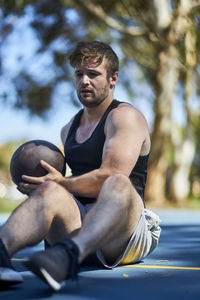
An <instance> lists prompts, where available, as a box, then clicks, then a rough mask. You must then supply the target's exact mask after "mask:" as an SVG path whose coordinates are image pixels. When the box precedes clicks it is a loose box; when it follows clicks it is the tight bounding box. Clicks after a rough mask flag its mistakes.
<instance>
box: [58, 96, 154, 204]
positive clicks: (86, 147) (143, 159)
mask: <svg viewBox="0 0 200 300" xmlns="http://www.w3.org/2000/svg"><path fill="white" fill-rule="evenodd" d="M120 103H123V102H120V101H117V100H113V101H112V103H111V104H110V106H109V107H108V108H107V110H106V111H105V113H104V115H103V117H102V118H101V120H100V121H99V123H98V125H97V126H96V128H95V129H94V131H93V133H92V135H91V136H90V137H89V138H88V139H87V140H86V141H84V142H83V143H77V142H76V139H75V136H76V131H77V129H78V127H79V124H80V119H81V116H82V113H83V109H81V110H80V111H79V112H78V113H77V114H76V115H75V117H74V120H73V122H72V125H71V127H70V130H69V133H68V136H67V140H66V142H65V146H64V151H65V160H66V163H67V164H68V165H69V167H70V169H71V171H72V175H73V176H79V175H82V174H85V173H87V172H90V171H92V170H95V169H98V168H99V167H100V166H101V162H102V153H103V146H104V142H105V134H104V127H105V122H106V119H107V116H108V114H109V112H110V111H111V110H112V109H114V108H116V107H117V106H118V105H119V104H120ZM148 157H149V155H145V156H139V158H138V160H137V162H136V164H135V167H134V168H133V170H132V171H131V174H130V176H129V178H130V180H131V182H132V183H133V185H134V186H135V188H136V190H137V191H138V193H139V194H140V196H141V198H142V199H143V200H144V189H145V184H146V177H147V164H148ZM76 198H77V199H78V200H79V201H80V202H82V203H83V204H86V203H93V202H94V201H95V200H96V199H95V198H86V197H77V196H76Z"/></svg>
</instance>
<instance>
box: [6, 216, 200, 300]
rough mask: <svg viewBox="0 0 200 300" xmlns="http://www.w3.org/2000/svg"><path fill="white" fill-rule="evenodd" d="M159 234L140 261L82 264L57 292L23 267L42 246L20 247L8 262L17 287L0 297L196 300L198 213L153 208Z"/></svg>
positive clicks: (199, 280)
mask: <svg viewBox="0 0 200 300" xmlns="http://www.w3.org/2000/svg"><path fill="white" fill-rule="evenodd" d="M157 213H158V214H159V216H160V218H161V219H162V234H161V238H160V242H159V245H158V247H157V249H156V250H155V251H154V252H153V253H152V254H150V255H149V257H147V258H146V259H144V261H142V262H140V263H138V264H135V265H127V266H123V267H118V268H115V269H113V270H107V269H103V268H102V269H99V268H97V267H96V268H95V267H84V268H81V272H80V274H79V279H78V281H77V282H73V281H68V282H67V284H66V286H65V288H64V289H63V290H61V291H59V292H57V293H55V292H53V291H51V290H50V289H49V287H48V286H46V285H45V283H43V282H41V281H40V280H39V279H37V278H36V277H35V276H34V275H33V274H32V273H31V272H29V271H26V270H25V268H24V267H23V266H22V264H21V261H22V260H23V259H24V258H26V257H28V256H29V255H30V254H32V253H33V252H34V251H38V250H40V249H42V248H43V244H40V245H38V246H37V247H34V248H30V249H25V250H23V251H20V252H19V253H17V254H16V255H15V257H14V258H13V260H12V262H13V264H14V266H15V267H16V269H17V270H20V271H21V272H22V274H23V277H24V282H23V283H22V284H21V285H18V286H15V287H12V288H10V289H7V290H1V291H0V299H5V300H10V299H12V300H17V299H19V300H23V299H51V300H61V299H74V300H79V299H80V300H85V299H88V300H95V299H106V300H110V299H136V300H137V299H142V300H143V299H145V300H146V299H148V300H149V299H153V300H155V299H161V300H164V299H168V300H177V299H181V300H184V299H200V212H195V211H157Z"/></svg>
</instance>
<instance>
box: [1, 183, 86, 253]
mask: <svg viewBox="0 0 200 300" xmlns="http://www.w3.org/2000/svg"><path fill="white" fill-rule="evenodd" d="M80 227H81V216H80V211H79V208H78V206H77V204H76V202H75V200H74V198H73V197H72V195H71V194H69V193H68V192H67V191H66V190H65V189H64V188H63V187H62V186H60V185H58V184H56V183H55V182H53V181H47V182H45V183H43V184H41V185H40V186H39V187H38V188H37V189H36V190H35V191H34V192H33V193H32V194H31V196H30V197H29V198H28V199H27V200H26V201H24V202H23V203H22V204H21V205H20V206H19V207H17V208H16V209H15V210H14V212H13V213H12V215H11V216H10V217H9V219H8V220H7V222H6V223H5V225H4V226H3V228H2V229H1V230H0V238H1V239H2V241H3V243H4V245H5V247H6V249H7V251H8V254H9V255H10V256H12V255H13V254H14V253H15V252H17V251H18V250H20V249H22V248H24V247H27V246H32V245H36V244H37V243H39V242H41V241H42V240H43V239H44V238H45V237H46V236H47V238H48V241H49V243H50V244H53V243H55V242H57V241H59V240H60V239H63V238H64V237H66V236H67V235H70V234H72V233H73V232H76V231H77V230H78V229H79V228H80ZM55 228H56V229H59V230H56V232H55ZM48 233H49V235H48Z"/></svg>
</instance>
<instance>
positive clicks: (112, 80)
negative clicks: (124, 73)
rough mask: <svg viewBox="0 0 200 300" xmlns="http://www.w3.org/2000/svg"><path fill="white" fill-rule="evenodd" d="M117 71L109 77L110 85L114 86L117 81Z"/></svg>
mask: <svg viewBox="0 0 200 300" xmlns="http://www.w3.org/2000/svg"><path fill="white" fill-rule="evenodd" d="M118 76H119V73H118V72H117V71H116V72H115V73H114V74H113V75H112V76H111V77H110V87H111V88H114V86H115V85H116V83H117V81H118Z"/></svg>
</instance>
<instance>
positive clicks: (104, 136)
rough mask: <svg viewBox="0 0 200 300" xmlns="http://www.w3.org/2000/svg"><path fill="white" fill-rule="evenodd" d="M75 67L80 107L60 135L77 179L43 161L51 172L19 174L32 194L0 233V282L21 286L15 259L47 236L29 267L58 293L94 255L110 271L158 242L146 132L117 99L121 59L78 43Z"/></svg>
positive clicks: (101, 47)
mask: <svg viewBox="0 0 200 300" xmlns="http://www.w3.org/2000/svg"><path fill="white" fill-rule="evenodd" d="M70 63H71V65H72V67H74V70H75V79H76V91H77V95H78V98H79V100H80V102H81V103H82V105H83V109H81V110H80V111H79V112H78V113H77V114H76V115H75V116H74V117H73V118H72V120H71V121H70V122H69V123H68V124H67V125H65V126H64V127H63V129H62V131H61V137H62V142H63V144H64V149H65V156H66V162H67V164H68V165H69V166H70V168H71V170H72V175H73V176H71V177H63V176H62V175H61V174H60V173H59V172H58V171H56V170H55V169H54V168H53V167H51V166H50V165H48V164H47V163H46V162H44V161H42V162H41V165H42V167H43V168H45V169H46V170H47V171H48V174H47V175H45V176H43V177H29V176H26V175H23V176H22V179H23V182H21V183H20V184H19V189H20V190H21V191H22V192H24V193H27V194H29V197H28V198H27V200H26V201H24V202H23V203H22V204H21V205H20V206H19V207H18V208H17V209H16V210H15V211H14V212H13V213H12V215H11V216H10V217H9V219H8V220H7V222H6V224H5V225H4V226H3V228H2V229H1V231H0V266H1V268H0V280H1V283H2V282H7V283H9V284H14V283H17V282H21V281H22V278H21V275H20V274H19V273H18V272H17V271H15V270H14V269H13V268H12V265H11V263H10V257H12V255H13V254H15V253H16V252H17V251H19V250H20V249H22V248H24V247H26V246H33V245H36V244H37V243H39V242H41V241H42V240H44V239H45V241H46V244H48V247H47V249H46V250H45V251H42V252H39V253H36V254H34V255H33V256H32V257H30V258H29V259H28V260H27V261H26V262H25V265H26V266H27V267H28V268H29V269H30V270H32V271H33V272H34V273H35V274H36V275H37V276H39V277H40V278H41V279H43V280H44V281H45V282H46V283H47V284H49V285H50V286H51V287H52V288H53V289H55V290H59V289H60V288H61V287H62V286H63V283H64V282H65V280H66V279H68V278H74V277H76V275H77V272H78V268H79V265H80V264H81V263H82V262H83V261H84V259H85V258H87V257H88V255H89V254H92V253H95V254H96V255H97V258H98V260H99V261H100V262H101V263H102V264H103V265H104V266H106V267H108V268H113V267H115V266H118V265H122V264H127V263H134V262H137V261H140V260H141V259H143V258H144V257H145V256H147V255H148V254H149V253H151V252H152V251H153V249H155V247H156V245H157V243H158V239H159V235H160V227H159V218H158V217H157V216H156V215H155V214H154V213H153V212H151V211H149V210H146V209H145V206H144V190H145V184H146V177H147V163H148V157H149V153H150V136H149V130H148V126H147V122H146V120H145V118H144V116H143V115H142V114H141V113H140V112H139V111H138V110H137V109H136V108H135V107H133V106H132V105H130V104H128V103H124V102H120V101H117V100H114V98H113V97H114V87H115V85H116V83H117V81H118V65H119V62H118V57H117V55H116V54H115V52H114V51H113V50H112V48H111V47H110V46H109V45H107V44H104V43H101V42H98V41H93V42H80V43H78V45H77V47H76V48H75V49H74V51H73V52H72V54H71V56H70ZM24 181H25V182H24Z"/></svg>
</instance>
